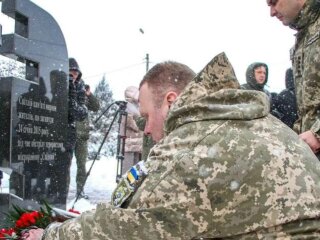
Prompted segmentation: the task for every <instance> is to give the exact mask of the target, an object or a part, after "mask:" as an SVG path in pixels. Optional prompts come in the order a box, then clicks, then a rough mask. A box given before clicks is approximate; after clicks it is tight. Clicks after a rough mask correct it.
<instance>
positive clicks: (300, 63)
mask: <svg viewBox="0 0 320 240" xmlns="http://www.w3.org/2000/svg"><path fill="white" fill-rule="evenodd" d="M267 4H268V6H269V8H270V15H271V17H277V18H278V19H279V20H280V21H281V22H282V24H283V25H284V26H289V27H290V28H292V29H295V30H297V33H296V35H295V36H296V42H295V45H294V47H293V49H292V54H291V60H292V68H293V77H294V81H295V91H296V98H297V107H298V120H297V121H296V122H295V124H294V128H293V129H294V130H295V131H296V132H297V133H298V134H299V136H300V138H301V139H302V140H304V141H305V142H306V143H307V144H308V145H309V146H310V148H311V149H312V151H313V152H314V153H315V154H316V155H317V157H318V159H320V154H319V150H320V64H319V61H320V60H319V58H320V34H319V29H320V1H319V0H267Z"/></svg>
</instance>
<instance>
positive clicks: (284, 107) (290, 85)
mask: <svg viewBox="0 0 320 240" xmlns="http://www.w3.org/2000/svg"><path fill="white" fill-rule="evenodd" d="M285 82H286V89H284V90H282V91H281V92H280V93H279V94H277V95H276V97H275V98H274V99H273V100H274V101H273V104H274V109H273V111H272V112H271V114H272V115H274V116H275V117H277V118H279V119H280V120H281V121H282V122H283V123H284V124H286V125H287V126H288V127H290V128H291V129H292V128H293V124H294V122H295V121H296V120H297V118H298V114H297V99H296V94H295V89H294V79H293V73H292V68H288V69H287V70H286V76H285Z"/></svg>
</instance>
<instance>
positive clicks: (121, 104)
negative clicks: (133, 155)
mask: <svg viewBox="0 0 320 240" xmlns="http://www.w3.org/2000/svg"><path fill="white" fill-rule="evenodd" d="M114 104H117V105H118V106H119V109H118V110H117V111H116V113H115V114H114V117H113V119H112V121H111V123H110V125H109V128H108V130H107V132H106V134H105V136H104V138H103V140H102V142H101V144H100V147H99V149H98V152H97V153H96V155H95V156H94V159H93V161H92V164H91V166H90V168H89V170H88V172H87V174H86V177H85V180H84V183H83V185H82V187H81V189H80V191H79V192H78V193H77V196H76V199H75V201H74V203H73V205H72V208H71V209H74V205H75V204H76V202H77V201H78V200H79V198H80V195H81V192H82V191H83V188H84V186H85V184H86V181H87V179H88V177H89V175H90V173H91V170H92V167H93V165H94V163H95V161H96V160H97V158H98V156H99V154H100V151H101V149H102V146H103V144H104V143H105V141H106V139H107V137H108V135H109V133H110V130H111V128H112V126H113V123H114V121H115V120H116V118H117V116H118V114H119V113H120V117H119V121H118V122H119V129H118V146H120V144H119V139H120V137H119V136H120V123H121V119H122V116H123V115H125V116H127V113H126V111H125V110H126V107H127V102H124V101H117V102H114V103H112V104H111V105H110V106H109V107H108V108H107V110H108V109H109V108H110V107H111V106H112V105H114ZM107 110H106V111H107ZM106 111H104V112H103V114H104V113H106ZM103 114H102V115H103ZM102 115H101V116H100V117H99V118H98V119H97V120H99V119H100V118H101V117H102ZM97 120H96V121H95V123H96V122H97ZM125 124H126V125H127V118H125ZM126 125H125V126H126ZM121 146H122V145H121ZM122 148H123V149H121V151H122V153H124V140H123V147H122ZM118 149H119V151H120V147H118V148H117V159H118V162H119V159H121V158H122V159H123V156H124V154H123V155H122V157H121V155H120V154H119V152H118ZM118 156H119V157H118ZM121 164H122V162H121ZM117 168H118V166H117ZM117 172H118V169H117ZM120 173H121V170H120Z"/></svg>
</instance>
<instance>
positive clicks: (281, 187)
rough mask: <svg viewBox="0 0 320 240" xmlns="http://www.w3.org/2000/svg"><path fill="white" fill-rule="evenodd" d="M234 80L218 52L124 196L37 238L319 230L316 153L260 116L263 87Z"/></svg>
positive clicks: (297, 235) (237, 235)
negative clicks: (253, 87)
mask: <svg viewBox="0 0 320 240" xmlns="http://www.w3.org/2000/svg"><path fill="white" fill-rule="evenodd" d="M238 87H239V83H238V82H237V80H236V78H235V75H234V71H233V69H232V66H231V65H230V63H229V62H228V59H227V58H226V56H225V54H223V53H222V54H220V55H218V56H216V57H215V58H214V59H213V60H212V61H211V62H210V63H209V64H208V65H207V66H206V67H205V68H204V69H203V70H202V71H201V72H200V74H198V75H197V76H196V78H195V79H194V81H192V82H191V83H190V84H189V85H188V86H187V87H186V89H185V90H184V91H183V93H182V94H181V95H180V96H179V98H178V99H177V101H176V102H175V104H174V105H173V106H172V107H171V110H170V112H169V114H168V117H167V120H166V123H165V137H164V139H162V140H161V141H160V142H159V143H158V144H157V145H155V146H154V147H153V148H152V150H151V152H150V155H149V158H148V160H147V162H146V163H145V166H146V168H147V169H148V171H149V173H148V176H147V177H146V178H145V179H144V181H143V182H142V185H141V186H140V187H139V188H138V189H137V190H136V191H135V192H134V194H133V195H132V196H131V198H129V199H128V200H127V201H126V202H124V203H123V204H122V205H121V207H114V206H112V205H108V204H99V205H98V206H97V209H96V210H95V211H89V212H86V213H83V214H81V216H80V217H78V218H75V219H72V220H69V221H67V222H65V223H63V224H62V225H60V224H58V223H57V224H54V225H51V226H50V227H49V229H47V234H46V237H45V239H50V240H55V239H210V238H211V239H213V238H214V239H275V238H278V239H307V237H309V239H311V238H312V237H313V238H312V239H315V238H316V237H318V238H319V236H320V235H319V234H318V233H316V232H317V231H319V230H320V222H319V221H318V220H316V218H317V217H318V216H320V198H319V197H320V186H319V183H320V167H319V166H320V165H319V164H318V160H317V158H316V157H315V156H314V154H313V153H312V152H311V150H310V148H309V147H308V146H307V145H306V144H305V143H304V142H303V141H302V140H300V139H299V138H298V136H297V134H295V133H294V132H293V131H292V130H291V129H289V128H288V127H287V126H285V125H284V124H283V123H281V122H280V121H279V120H278V119H276V118H275V117H273V116H271V115H270V114H268V112H269V104H268V99H267V96H266V95H265V94H264V93H262V92H258V91H247V90H239V89H237V88H238ZM116 192H117V189H116ZM59 225H60V226H59Z"/></svg>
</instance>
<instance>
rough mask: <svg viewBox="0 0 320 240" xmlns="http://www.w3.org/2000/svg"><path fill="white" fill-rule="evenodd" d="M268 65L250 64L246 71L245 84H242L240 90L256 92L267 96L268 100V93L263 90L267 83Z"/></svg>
mask: <svg viewBox="0 0 320 240" xmlns="http://www.w3.org/2000/svg"><path fill="white" fill-rule="evenodd" d="M268 72H269V70H268V65H267V64H265V63H262V62H254V63H252V64H250V65H249V66H248V68H247V71H246V82H247V83H245V84H242V85H241V86H240V87H241V89H246V90H256V91H261V92H264V93H265V94H267V96H268V97H269V98H270V96H271V95H270V92H269V91H268V90H266V89H265V85H266V84H267V82H268Z"/></svg>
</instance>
